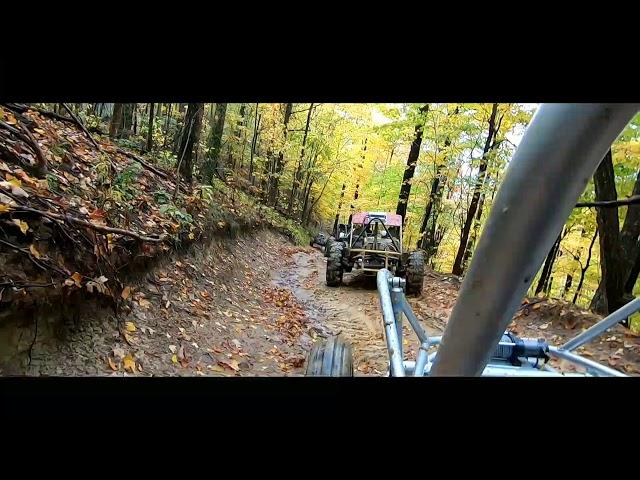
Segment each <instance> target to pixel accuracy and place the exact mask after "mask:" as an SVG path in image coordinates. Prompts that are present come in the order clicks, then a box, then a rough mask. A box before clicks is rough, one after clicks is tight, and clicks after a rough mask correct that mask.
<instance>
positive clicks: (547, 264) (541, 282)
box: [535, 234, 562, 295]
mask: <svg viewBox="0 0 640 480" xmlns="http://www.w3.org/2000/svg"><path fill="white" fill-rule="evenodd" d="M561 240H562V234H560V235H558V237H557V238H556V241H555V242H554V243H553V245H552V247H551V250H549V253H548V254H547V258H546V259H545V261H544V266H543V267H542V273H541V274H540V278H539V279H538V285H537V286H536V291H535V294H536V295H538V294H539V293H540V292H544V291H547V290H548V288H547V287H548V285H549V283H550V282H549V278H550V277H551V272H552V270H553V263H554V262H555V261H556V257H557V255H558V251H559V250H560V241H561Z"/></svg>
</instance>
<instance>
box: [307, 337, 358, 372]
mask: <svg viewBox="0 0 640 480" xmlns="http://www.w3.org/2000/svg"><path fill="white" fill-rule="evenodd" d="M305 375H306V376H308V377H353V354H352V349H351V345H350V344H349V343H348V342H346V341H344V340H343V339H342V338H340V337H330V338H328V339H327V340H324V341H320V342H316V344H315V345H314V346H313V348H312V349H311V352H310V353H309V357H308V358H307V368H306V372H305Z"/></svg>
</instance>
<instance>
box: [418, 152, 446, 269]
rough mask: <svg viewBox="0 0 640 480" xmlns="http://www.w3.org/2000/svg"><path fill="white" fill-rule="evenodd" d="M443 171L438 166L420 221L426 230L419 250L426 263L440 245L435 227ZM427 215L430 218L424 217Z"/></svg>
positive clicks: (443, 167) (441, 192) (443, 177)
mask: <svg viewBox="0 0 640 480" xmlns="http://www.w3.org/2000/svg"><path fill="white" fill-rule="evenodd" d="M447 143H448V144H450V143H451V142H450V141H447ZM445 169H446V166H445V165H439V166H438V170H437V173H436V178H434V181H433V182H432V185H431V195H429V206H428V207H429V212H426V211H425V218H424V219H423V220H422V222H423V224H424V226H425V228H426V232H425V233H424V234H422V238H421V240H422V244H421V246H420V248H422V249H423V250H424V251H425V257H426V258H425V260H426V261H427V262H428V261H429V259H431V258H432V257H433V256H434V255H435V254H436V252H437V250H438V245H439V243H440V242H439V241H438V240H437V239H436V225H437V223H438V216H439V215H440V208H441V205H442V194H443V193H444V186H445V184H446V183H447V177H446V175H445V174H444V171H445ZM434 188H435V190H434ZM427 213H428V214H429V217H430V218H429V217H427V216H426V215H427ZM425 222H426V223H425Z"/></svg>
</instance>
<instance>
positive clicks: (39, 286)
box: [0, 280, 56, 289]
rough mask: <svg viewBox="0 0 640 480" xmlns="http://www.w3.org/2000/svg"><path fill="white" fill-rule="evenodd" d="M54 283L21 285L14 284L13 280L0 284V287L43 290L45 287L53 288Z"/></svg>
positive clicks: (20, 283) (18, 283)
mask: <svg viewBox="0 0 640 480" xmlns="http://www.w3.org/2000/svg"><path fill="white" fill-rule="evenodd" d="M55 285H56V283H55V282H50V283H23V282H15V281H13V280H9V281H4V282H0V287H12V288H16V289H21V288H45V287H53V286H55Z"/></svg>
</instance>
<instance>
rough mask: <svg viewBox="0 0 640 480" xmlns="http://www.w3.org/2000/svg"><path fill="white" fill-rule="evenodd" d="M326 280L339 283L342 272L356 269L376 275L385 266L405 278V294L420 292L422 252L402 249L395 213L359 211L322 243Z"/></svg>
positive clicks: (400, 222)
mask: <svg viewBox="0 0 640 480" xmlns="http://www.w3.org/2000/svg"><path fill="white" fill-rule="evenodd" d="M325 255H326V257H327V271H326V281H327V285H328V286H330V287H337V286H339V285H340V284H341V283H342V277H343V275H344V272H348V273H349V272H352V271H353V270H356V271H357V270H360V271H362V272H364V274H365V275H376V274H377V273H378V271H379V270H381V269H383V268H385V269H387V270H389V271H390V272H392V273H394V274H395V275H396V276H397V277H400V278H404V279H406V283H407V293H409V294H419V293H420V292H422V281H423V278H424V254H423V252H422V251H420V250H418V251H414V252H404V251H403V250H402V217H401V216H400V215H397V214H395V213H386V212H359V213H356V214H354V215H353V216H352V219H351V222H350V223H349V225H347V228H346V231H345V232H339V233H338V238H335V237H333V238H332V239H331V240H330V241H328V242H327V243H326V251H325Z"/></svg>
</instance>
